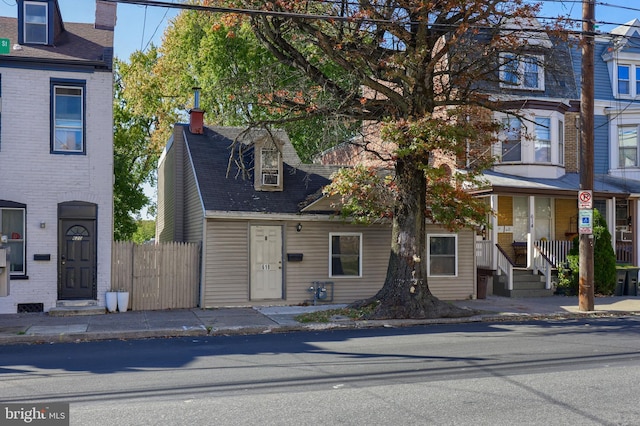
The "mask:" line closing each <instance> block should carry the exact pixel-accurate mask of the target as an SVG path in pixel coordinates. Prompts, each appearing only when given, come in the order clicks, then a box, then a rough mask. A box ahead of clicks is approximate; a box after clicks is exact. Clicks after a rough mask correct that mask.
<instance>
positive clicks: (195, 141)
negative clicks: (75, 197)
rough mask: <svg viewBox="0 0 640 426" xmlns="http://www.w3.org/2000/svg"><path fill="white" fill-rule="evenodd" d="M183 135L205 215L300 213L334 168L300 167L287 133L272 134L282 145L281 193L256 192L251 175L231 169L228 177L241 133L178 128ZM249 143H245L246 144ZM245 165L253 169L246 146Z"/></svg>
mask: <svg viewBox="0 0 640 426" xmlns="http://www.w3.org/2000/svg"><path fill="white" fill-rule="evenodd" d="M176 126H180V127H181V128H182V130H183V132H184V135H185V142H186V147H187V150H188V152H189V155H190V158H191V160H192V163H193V168H194V171H195V175H196V181H197V185H198V188H199V190H200V194H201V195H202V199H203V202H204V208H205V210H206V211H235V212H263V213H281V214H292V213H299V212H300V210H301V208H302V206H303V205H304V203H305V202H306V201H307V199H308V197H311V196H313V195H314V194H317V193H318V191H319V190H320V189H321V188H322V187H323V186H325V185H327V184H328V183H330V179H329V177H330V175H331V173H333V172H334V171H335V170H336V169H337V168H336V167H328V166H319V165H310V164H300V160H299V158H298V155H297V154H296V153H295V150H294V148H293V146H292V145H291V143H290V142H289V139H288V137H287V136H286V133H284V132H283V131H275V132H276V134H277V136H278V138H280V139H282V140H284V141H285V144H284V147H283V159H284V173H283V179H284V180H283V188H284V190H283V191H282V192H267V191H256V190H255V189H254V185H253V173H252V172H250V176H247V177H245V178H243V177H242V173H238V172H239V169H238V167H237V166H235V165H232V166H231V168H230V170H229V176H227V168H228V165H229V156H230V152H231V148H230V146H231V145H232V143H233V141H234V139H235V138H236V137H238V135H240V133H241V132H242V131H243V130H244V129H242V128H234V127H213V128H207V127H205V131H204V134H202V135H195V134H192V133H191V132H189V129H188V125H185V124H177V125H176ZM246 142H248V141H246ZM245 147H247V150H246V152H245V154H244V161H245V164H248V165H251V167H253V148H252V147H251V146H249V145H248V143H247V145H245Z"/></svg>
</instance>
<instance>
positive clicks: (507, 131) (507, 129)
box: [502, 117, 522, 162]
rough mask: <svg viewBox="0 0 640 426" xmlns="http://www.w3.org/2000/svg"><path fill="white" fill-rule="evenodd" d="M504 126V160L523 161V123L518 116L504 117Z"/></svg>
mask: <svg viewBox="0 0 640 426" xmlns="http://www.w3.org/2000/svg"><path fill="white" fill-rule="evenodd" d="M502 126H503V128H504V139H503V140H502V161H503V162H510V161H522V140H521V137H522V131H521V130H522V123H521V122H520V120H519V119H518V118H516V117H509V118H503V119H502Z"/></svg>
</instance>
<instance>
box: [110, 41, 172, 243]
mask: <svg viewBox="0 0 640 426" xmlns="http://www.w3.org/2000/svg"><path fill="white" fill-rule="evenodd" d="M156 58H157V53H156V51H155V49H154V48H151V49H150V50H149V51H148V52H147V53H141V52H136V53H134V54H133V55H132V56H131V58H130V63H124V62H121V61H120V60H118V59H116V60H115V61H114V71H115V72H114V78H115V81H114V104H113V147H114V153H113V156H114V177H115V183H114V187H113V199H114V201H113V209H114V239H115V240H119V241H126V240H130V239H131V238H132V237H133V235H134V233H135V232H136V230H137V229H138V223H137V220H138V219H139V216H140V211H141V210H142V209H143V208H144V207H145V206H149V205H150V204H151V200H150V199H149V197H148V196H147V195H146V194H145V192H144V185H145V184H149V185H153V184H154V182H155V174H154V172H155V169H156V166H157V161H158V157H159V154H160V151H161V148H160V147H161V146H162V145H159V144H157V143H153V142H152V139H151V135H152V133H153V130H154V128H155V124H156V123H157V118H156V116H155V114H152V113H150V111H152V110H153V102H151V100H150V99H154V98H153V92H151V91H150V89H149V87H148V86H147V85H146V84H145V82H146V81H147V79H145V78H143V77H142V76H143V75H145V74H148V70H149V69H150V67H151V66H152V65H153V64H154V63H155V60H156ZM145 96H146V99H145ZM156 136H157V137H158V138H160V137H162V135H161V134H160V132H158V133H157V135H156Z"/></svg>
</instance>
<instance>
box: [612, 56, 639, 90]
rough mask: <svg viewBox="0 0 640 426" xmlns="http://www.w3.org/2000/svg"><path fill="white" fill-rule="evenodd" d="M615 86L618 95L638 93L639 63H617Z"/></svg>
mask: <svg viewBox="0 0 640 426" xmlns="http://www.w3.org/2000/svg"><path fill="white" fill-rule="evenodd" d="M615 86H616V89H615V90H616V94H617V95H618V96H620V97H625V98H626V97H635V96H638V95H640V65H635V64H618V66H617V72H616V85H615Z"/></svg>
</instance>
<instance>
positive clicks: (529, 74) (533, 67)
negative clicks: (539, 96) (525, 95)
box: [500, 53, 544, 90]
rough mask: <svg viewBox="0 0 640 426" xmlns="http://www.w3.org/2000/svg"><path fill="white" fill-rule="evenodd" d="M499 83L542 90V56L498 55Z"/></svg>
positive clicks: (504, 85)
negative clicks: (499, 60)
mask: <svg viewBox="0 0 640 426" xmlns="http://www.w3.org/2000/svg"><path fill="white" fill-rule="evenodd" d="M500 58H501V67H500V85H501V86H502V87H511V88H514V89H525V90H544V69H543V66H542V57H541V56H534V55H516V54H514V53H503V54H501V55H500Z"/></svg>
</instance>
